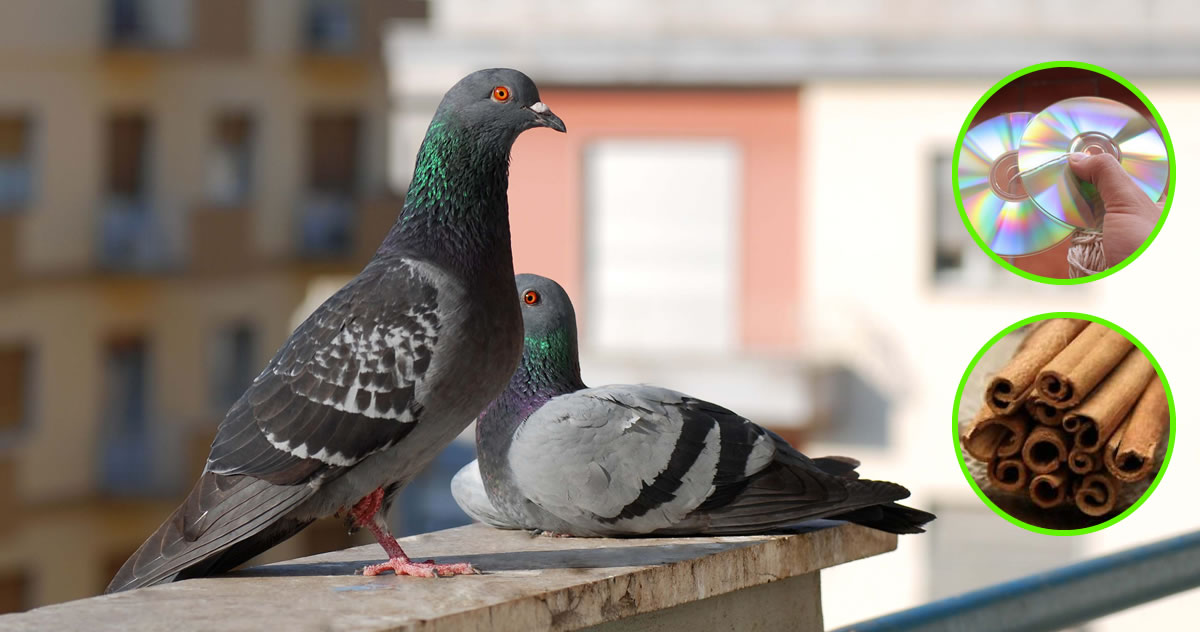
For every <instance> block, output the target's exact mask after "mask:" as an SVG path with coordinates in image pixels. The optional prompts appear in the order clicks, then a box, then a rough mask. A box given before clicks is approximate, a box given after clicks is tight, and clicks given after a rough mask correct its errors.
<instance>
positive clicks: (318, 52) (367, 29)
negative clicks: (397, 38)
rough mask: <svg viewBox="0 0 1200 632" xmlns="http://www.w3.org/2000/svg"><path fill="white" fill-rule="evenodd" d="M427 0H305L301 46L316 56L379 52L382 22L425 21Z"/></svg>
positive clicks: (379, 54)
mask: <svg viewBox="0 0 1200 632" xmlns="http://www.w3.org/2000/svg"><path fill="white" fill-rule="evenodd" d="M428 18H429V3H428V0H307V1H306V2H305V6H304V13H303V16H302V23H301V37H300V41H301V48H302V50H303V52H304V53H306V54H307V55H309V56H312V57H317V58H348V57H358V58H363V59H371V60H377V59H381V58H382V55H383V50H382V43H381V35H382V31H383V28H384V23H385V22H387V21H388V20H393V19H406V20H416V21H425V20H427V19H428Z"/></svg>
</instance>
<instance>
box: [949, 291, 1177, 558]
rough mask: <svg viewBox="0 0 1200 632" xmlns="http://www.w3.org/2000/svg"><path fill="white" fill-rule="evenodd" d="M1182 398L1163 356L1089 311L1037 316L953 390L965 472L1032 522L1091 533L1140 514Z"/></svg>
mask: <svg viewBox="0 0 1200 632" xmlns="http://www.w3.org/2000/svg"><path fill="white" fill-rule="evenodd" d="M1174 440H1175V405H1174V402H1173V401H1172V399H1171V389H1170V386H1169V385H1168V384H1167V379H1166V376H1164V375H1163V373H1162V369H1161V367H1159V365H1158V362H1157V361H1156V360H1155V359H1154V356H1153V355H1151V354H1150V352H1149V351H1148V350H1147V349H1146V348H1145V347H1144V346H1143V345H1142V344H1141V343H1140V342H1139V341H1138V340H1137V339H1136V338H1134V337H1133V336H1131V335H1129V333H1128V332H1126V331H1125V330H1123V329H1121V328H1120V327H1117V326H1116V325H1114V324H1112V323H1110V322H1108V321H1106V320H1103V319H1100V318H1097V317H1095V316H1089V315H1086V314H1077V313H1054V314H1043V315H1040V316H1034V317H1032V318H1027V319H1025V320H1023V321H1021V322H1018V323H1016V324H1014V325H1012V326H1011V327H1008V328H1007V329H1005V330H1004V331H1002V332H1000V333H999V334H997V335H996V336H995V337H993V338H992V339H991V340H989V341H988V343H987V344H986V345H984V347H983V349H981V350H980V351H979V353H977V354H976V355H975V358H974V359H973V360H972V361H971V364H970V365H969V366H968V367H967V370H966V372H965V373H964V374H963V378H962V381H961V382H960V383H959V386H958V394H957V396H956V397H955V400H954V446H955V450H956V451H957V454H958V458H959V463H960V465H961V466H962V470H963V474H964V475H966V477H967V481H968V482H969V483H970V485H971V487H972V488H974V489H975V492H976V494H978V495H979V497H980V498H981V499H982V500H983V501H984V503H986V504H987V505H988V506H989V507H991V508H992V510H993V511H995V512H996V513H997V514H999V515H1000V516H1002V517H1004V518H1005V519H1006V520H1008V521H1009V522H1012V523H1013V524H1016V525H1018V526H1021V527H1024V528H1026V529H1029V530H1031V531H1036V532H1039V533H1047V534H1053V535H1077V534H1081V533H1090V532H1092V531H1096V530H1099V529H1103V528H1105V527H1107V526H1109V525H1111V524H1114V523H1116V522H1118V521H1120V520H1121V519H1123V518H1124V517H1125V516H1127V515H1129V514H1130V513H1132V512H1133V511H1134V510H1135V509H1137V508H1138V506H1140V505H1141V504H1142V502H1144V501H1145V499H1146V498H1147V497H1148V496H1149V495H1150V493H1151V492H1153V491H1154V488H1155V487H1156V486H1157V485H1158V482H1159V480H1161V479H1162V476H1163V473H1164V472H1165V471H1166V466H1167V462H1168V461H1169V460H1170V458H1171V449H1172V446H1173V445H1174Z"/></svg>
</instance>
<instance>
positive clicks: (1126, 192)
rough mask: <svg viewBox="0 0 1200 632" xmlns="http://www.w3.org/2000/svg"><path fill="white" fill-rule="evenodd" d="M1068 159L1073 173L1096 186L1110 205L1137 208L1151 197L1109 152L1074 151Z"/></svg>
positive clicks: (1108, 205)
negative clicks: (1086, 152)
mask: <svg viewBox="0 0 1200 632" xmlns="http://www.w3.org/2000/svg"><path fill="white" fill-rule="evenodd" d="M1068 162H1069V163H1070V165H1071V171H1073V172H1075V175H1076V176H1078V177H1079V178H1080V179H1081V180H1084V181H1085V182H1090V183H1092V184H1093V185H1095V186H1096V190H1097V191H1099V193H1100V198H1101V199H1102V200H1104V205H1105V206H1106V207H1108V208H1110V209H1122V208H1125V209H1136V208H1140V207H1141V206H1142V205H1144V204H1145V203H1146V202H1147V201H1150V199H1149V198H1148V197H1147V196H1146V194H1145V192H1143V191H1142V190H1141V189H1140V188H1138V186H1137V184H1135V183H1134V181H1133V178H1132V177H1130V175H1129V174H1128V173H1127V172H1126V171H1125V170H1124V169H1123V168H1121V163H1120V162H1118V161H1117V159H1116V157H1115V156H1113V155H1111V154H1094V155H1091V154H1081V153H1073V154H1070V155H1069V156H1068Z"/></svg>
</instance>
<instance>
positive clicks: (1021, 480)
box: [988, 457, 1029, 493]
mask: <svg viewBox="0 0 1200 632" xmlns="http://www.w3.org/2000/svg"><path fill="white" fill-rule="evenodd" d="M988 481H990V482H991V484H992V486H993V487H995V488H996V489H1000V490H1003V491H1006V492H1010V493H1017V492H1023V491H1025V490H1026V488H1027V487H1028V485H1029V468H1027V467H1025V463H1023V462H1022V461H1021V459H1015V458H1012V457H1008V458H1004V459H994V460H992V462H990V463H988Z"/></svg>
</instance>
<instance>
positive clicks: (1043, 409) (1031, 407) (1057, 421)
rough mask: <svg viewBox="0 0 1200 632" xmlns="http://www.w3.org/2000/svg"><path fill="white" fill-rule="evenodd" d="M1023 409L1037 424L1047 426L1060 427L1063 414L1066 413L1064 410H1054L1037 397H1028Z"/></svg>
mask: <svg viewBox="0 0 1200 632" xmlns="http://www.w3.org/2000/svg"><path fill="white" fill-rule="evenodd" d="M1025 409H1026V410H1028V411H1029V414H1030V415H1032V416H1033V418H1034V419H1035V420H1037V421H1038V423H1042V424H1045V425H1047V426H1058V425H1061V424H1062V418H1063V414H1065V413H1066V411H1065V410H1063V409H1061V408H1055V407H1054V406H1051V405H1050V404H1048V403H1046V401H1045V400H1043V399H1042V398H1040V397H1038V396H1037V395H1030V396H1029V398H1028V399H1026V400H1025Z"/></svg>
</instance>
